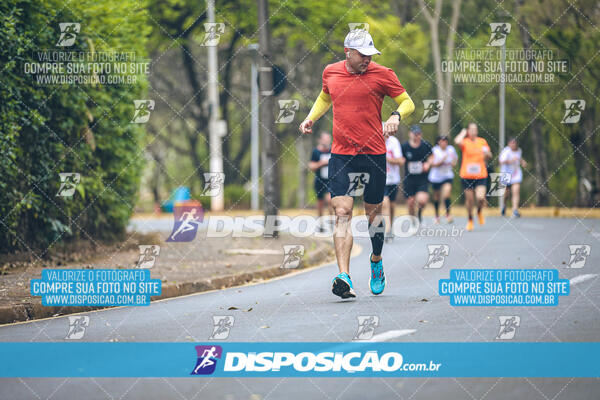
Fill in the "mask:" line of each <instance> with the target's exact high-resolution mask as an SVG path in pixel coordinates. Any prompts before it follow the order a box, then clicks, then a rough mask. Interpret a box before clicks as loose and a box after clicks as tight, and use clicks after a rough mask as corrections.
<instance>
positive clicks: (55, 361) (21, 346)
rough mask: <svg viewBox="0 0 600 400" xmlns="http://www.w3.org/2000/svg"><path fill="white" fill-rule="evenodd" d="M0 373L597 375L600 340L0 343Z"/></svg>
mask: <svg viewBox="0 0 600 400" xmlns="http://www.w3.org/2000/svg"><path fill="white" fill-rule="evenodd" d="M0 354H2V359H3V360H2V363H0V377H40V378H42V377H43V378H49V377H190V378H198V377H245V378H250V377H323V378H331V377H374V376H376V377H599V376H600V366H599V364H598V361H597V360H598V359H599V358H600V343H363V342H352V343H315V342H300V343H293V342H277V343H242V342H235V343H227V342H219V343H216V342H208V343H89V342H88V343H39V342H38V343H20V342H19V343H0Z"/></svg>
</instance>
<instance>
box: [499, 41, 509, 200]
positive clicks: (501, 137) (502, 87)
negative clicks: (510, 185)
mask: <svg viewBox="0 0 600 400" xmlns="http://www.w3.org/2000/svg"><path fill="white" fill-rule="evenodd" d="M500 54H501V56H500V57H501V59H500V99H499V103H500V118H499V121H498V157H500V153H501V152H502V149H504V142H505V137H504V100H505V97H504V95H505V90H506V89H505V82H504V81H505V80H506V71H505V69H506V65H505V64H506V41H505V42H504V43H503V44H502V49H501V53H500ZM507 190H508V189H507ZM503 206H504V196H500V197H498V207H499V208H500V211H502V207H503Z"/></svg>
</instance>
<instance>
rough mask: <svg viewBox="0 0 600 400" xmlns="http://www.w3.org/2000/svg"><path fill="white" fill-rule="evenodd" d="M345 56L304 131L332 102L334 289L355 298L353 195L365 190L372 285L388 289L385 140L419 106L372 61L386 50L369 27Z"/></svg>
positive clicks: (350, 39) (354, 36)
mask: <svg viewBox="0 0 600 400" xmlns="http://www.w3.org/2000/svg"><path fill="white" fill-rule="evenodd" d="M344 52H345V53H346V59H345V60H342V61H339V62H336V63H333V64H329V65H328V66H326V67H325V70H324V71H323V89H322V90H321V93H320V94H319V97H318V98H317V100H316V101H315V104H314V105H313V107H312V109H311V111H310V113H309V114H308V116H307V117H306V119H305V120H304V121H303V122H302V123H301V124H300V131H301V132H302V133H305V134H308V133H312V126H313V124H314V122H315V121H316V120H318V119H319V118H321V117H322V116H323V115H324V114H325V113H326V112H327V110H328V109H329V108H330V107H331V106H332V105H333V148H332V150H331V153H332V154H331V158H330V159H329V189H330V191H331V197H332V199H331V204H332V206H333V209H334V211H335V215H336V222H335V230H334V237H333V240H334V244H335V255H336V258H337V263H338V267H339V270H340V273H339V275H337V276H336V277H335V278H334V279H333V284H332V292H333V294H335V295H337V296H340V297H341V298H343V299H345V298H349V297H356V293H355V292H354V290H353V287H352V280H351V279H350V275H349V273H350V253H351V251H352V243H353V238H352V229H351V224H350V220H351V218H352V208H353V205H354V199H353V196H360V195H363V194H364V207H365V214H366V215H367V217H368V220H369V234H370V237H371V245H372V247H373V251H372V254H371V257H370V261H371V279H370V281H369V286H370V288H371V292H372V293H373V294H376V295H377V294H380V293H381V292H383V289H384V288H385V275H384V273H383V263H382V258H381V250H382V247H383V241H384V233H385V227H384V220H383V217H382V215H381V202H382V200H383V195H384V190H385V178H386V172H385V171H386V147H385V139H386V138H387V137H388V136H390V135H393V134H394V133H395V132H396V131H397V130H398V125H399V123H400V120H401V119H402V120H403V119H405V118H406V117H408V116H409V115H410V114H411V113H412V112H413V111H414V109H415V105H414V103H413V102H412V100H411V99H410V97H409V96H408V94H407V93H406V91H405V90H404V87H402V85H401V84H400V82H399V81H398V77H397V76H396V74H395V73H394V71H392V70H391V69H390V68H387V67H384V66H382V65H379V64H376V63H374V62H372V61H371V56H373V55H375V54H381V53H380V52H379V51H378V50H377V49H376V48H375V46H374V44H373V38H372V37H371V35H370V34H369V33H368V32H367V31H364V30H353V31H351V32H350V33H348V35H347V36H346V39H345V40H344ZM385 96H389V97H392V98H393V99H394V100H395V101H396V103H397V104H398V109H397V110H396V111H394V112H392V115H391V116H390V117H389V118H388V119H387V121H386V123H385V125H383V128H382V120H381V105H382V103H383V99H384V97H385Z"/></svg>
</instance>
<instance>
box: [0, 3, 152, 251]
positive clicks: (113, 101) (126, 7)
mask: <svg viewBox="0 0 600 400" xmlns="http://www.w3.org/2000/svg"><path fill="white" fill-rule="evenodd" d="M143 6H144V4H143V2H142V3H141V4H140V2H136V1H133V0H106V1H103V2H94V1H89V0H84V1H78V2H72V3H69V4H67V5H65V4H63V3H62V1H59V0H49V1H40V0H4V1H2V2H1V3H0V15H1V16H2V17H1V18H2V22H1V23H0V40H1V42H2V46H1V47H0V98H1V99H2V100H1V101H0V154H1V155H2V157H1V161H0V252H10V251H15V250H33V251H35V253H36V254H37V255H38V256H40V257H42V256H43V255H45V254H46V251H47V250H48V249H49V248H51V247H52V246H53V245H54V244H56V243H59V242H61V241H64V240H76V239H79V238H82V239H88V240H92V241H95V240H99V239H116V238H119V237H121V236H122V235H123V233H124V231H125V227H126V225H127V221H128V219H129V217H130V216H131V213H132V211H133V206H134V204H135V202H136V196H137V191H138V187H139V181H140V175H141V172H142V167H143V157H142V153H141V151H142V145H143V141H144V130H143V125H141V124H130V123H129V122H130V120H131V119H132V116H133V114H134V105H133V100H134V99H143V98H144V96H145V95H144V92H145V79H144V77H142V76H139V75H138V76H137V82H136V83H134V84H112V85H108V84H106V85H100V84H80V85H78V84H54V85H50V84H40V83H37V82H36V80H35V76H33V75H28V74H26V73H25V70H24V65H25V63H28V62H39V61H40V60H39V57H38V53H37V52H38V51H42V50H65V49H68V51H69V52H71V51H73V52H107V51H131V52H135V53H136V58H137V59H138V60H139V59H140V58H144V57H146V53H145V46H146V38H147V36H148V34H149V30H150V24H148V23H147V21H146V17H145V16H144V13H143V9H142V8H141V7H143ZM61 22H77V23H80V27H81V28H80V32H79V33H78V34H77V37H76V40H75V43H74V44H73V46H71V47H68V48H61V47H57V46H56V43H57V41H58V39H59V37H60V30H59V23H61ZM63 172H76V173H79V174H80V176H81V181H80V183H79V184H78V185H77V190H76V191H75V194H74V195H73V196H72V197H60V196H57V192H58V190H59V187H60V177H59V173H63Z"/></svg>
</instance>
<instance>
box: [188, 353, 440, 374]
mask: <svg viewBox="0 0 600 400" xmlns="http://www.w3.org/2000/svg"><path fill="white" fill-rule="evenodd" d="M210 347H211V346H197V349H198V348H202V350H203V351H205V350H206V349H209V348H210ZM213 348H214V347H213ZM220 351H221V347H219V354H218V356H219V357H218V358H221V359H223V358H224V362H223V366H222V369H220V368H219V369H217V374H218V372H222V373H223V374H224V375H231V374H235V375H236V376H240V375H243V373H245V372H249V373H253V375H256V373H261V374H260V375H263V374H264V376H270V375H277V376H282V375H285V376H294V375H298V373H308V374H311V375H314V373H323V376H327V375H330V374H335V375H338V374H339V373H342V374H344V373H348V374H353V373H376V372H387V373H390V372H415V371H422V372H437V371H439V369H440V367H441V365H442V364H441V363H436V362H434V361H432V360H429V361H428V362H421V363H405V362H404V358H403V356H402V354H400V353H398V352H394V351H389V352H381V351H377V350H367V351H347V352H342V351H322V352H310V351H304V352H300V353H292V352H285V351H272V352H270V351H264V352H236V351H232V352H226V351H223V353H220ZM206 355H207V354H205V353H204V354H202V355H200V353H199V354H198V356H199V360H198V365H199V364H201V363H202V362H203V361H204V360H206V359H208V357H205V356H206ZM203 356H204V357H203ZM211 361H216V360H214V359H211ZM215 364H216V362H215ZM198 365H197V366H196V369H195V370H194V372H193V373H192V374H193V375H196V374H198V371H197V370H198V369H199V368H198ZM211 367H212V368H211V371H210V372H208V371H206V372H203V373H202V374H207V372H208V373H209V374H212V373H213V372H215V369H214V365H212V364H211ZM219 370H220V371H219Z"/></svg>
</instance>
